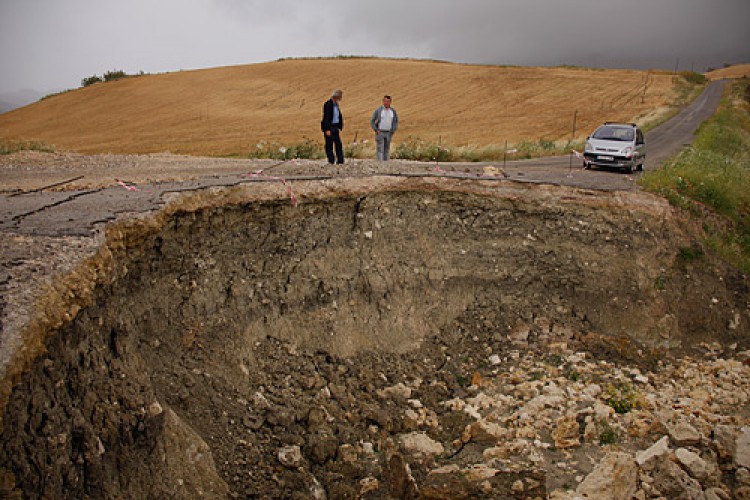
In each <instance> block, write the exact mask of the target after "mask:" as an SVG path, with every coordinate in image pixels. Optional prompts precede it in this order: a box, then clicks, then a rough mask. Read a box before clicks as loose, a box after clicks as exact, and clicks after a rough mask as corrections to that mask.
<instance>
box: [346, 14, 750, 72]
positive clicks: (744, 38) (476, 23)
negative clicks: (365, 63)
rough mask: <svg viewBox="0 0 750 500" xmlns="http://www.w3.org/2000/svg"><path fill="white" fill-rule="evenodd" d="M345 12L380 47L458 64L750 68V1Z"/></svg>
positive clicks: (362, 34) (363, 36)
mask: <svg viewBox="0 0 750 500" xmlns="http://www.w3.org/2000/svg"><path fill="white" fill-rule="evenodd" d="M342 11H343V14H344V16H346V17H347V22H346V23H344V25H350V24H351V23H354V22H358V23H359V24H360V29H359V30H352V32H353V33H356V35H354V37H356V38H360V39H367V40H370V41H371V42H372V45H373V46H378V45H380V46H383V45H387V46H388V47H389V49H391V50H398V49H399V48H400V47H408V46H422V47H426V49H427V50H428V52H429V54H430V56H431V57H434V58H437V59H448V60H452V61H465V62H476V63H494V64H518V65H557V64H578V65H593V66H605V67H623V66H624V67H661V68H671V67H673V65H674V63H675V61H676V59H677V58H680V59H681V62H680V65H681V67H682V68H683V69H684V68H685V67H686V66H689V65H690V64H691V63H694V64H695V67H696V69H701V70H702V69H704V68H703V66H705V65H718V64H721V63H722V62H725V61H727V62H747V61H750V29H749V28H748V20H750V1H748V0H714V1H711V0H627V1H603V0H564V1H563V0H464V1H461V2H456V1H450V0H413V1H409V2H403V1H398V0H383V1H378V2H361V3H360V2H357V3H347V4H346V5H345V6H343V5H342ZM363 20H367V21H365V22H363Z"/></svg>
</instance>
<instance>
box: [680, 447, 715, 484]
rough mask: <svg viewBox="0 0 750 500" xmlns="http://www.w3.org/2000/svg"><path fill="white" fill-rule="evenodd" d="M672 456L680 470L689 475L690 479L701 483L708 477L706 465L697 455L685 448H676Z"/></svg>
mask: <svg viewBox="0 0 750 500" xmlns="http://www.w3.org/2000/svg"><path fill="white" fill-rule="evenodd" d="M674 456H675V458H676V459H677V462H679V464H680V465H681V466H682V468H683V469H685V471H686V472H687V473H688V474H690V477H692V478H695V479H697V480H698V481H703V480H705V479H706V478H707V477H708V475H709V473H710V471H709V467H708V464H707V463H706V461H705V460H703V459H702V458H701V457H700V456H699V455H698V454H697V453H695V452H692V451H690V450H687V449H685V448H678V449H676V450H675V452H674Z"/></svg>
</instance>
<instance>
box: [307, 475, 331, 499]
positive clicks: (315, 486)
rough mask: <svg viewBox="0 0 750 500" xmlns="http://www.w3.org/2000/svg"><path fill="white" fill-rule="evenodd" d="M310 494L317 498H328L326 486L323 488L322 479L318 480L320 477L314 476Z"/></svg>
mask: <svg viewBox="0 0 750 500" xmlns="http://www.w3.org/2000/svg"><path fill="white" fill-rule="evenodd" d="M310 494H311V495H312V497H313V498H314V499H315V500H326V498H328V497H327V496H326V490H325V488H323V485H322V484H320V481H318V478H316V477H313V478H312V485H311V486H310Z"/></svg>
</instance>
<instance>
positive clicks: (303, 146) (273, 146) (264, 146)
mask: <svg viewBox="0 0 750 500" xmlns="http://www.w3.org/2000/svg"><path fill="white" fill-rule="evenodd" d="M249 157H250V158H269V159H272V160H294V159H299V160H302V159H309V160H316V159H319V158H323V150H322V148H321V147H320V144H318V143H317V142H315V141H313V140H311V139H307V138H306V139H304V140H303V141H302V142H300V143H297V144H293V145H291V146H283V145H279V144H277V143H273V142H270V143H269V142H266V141H260V142H259V143H258V144H256V146H255V149H254V150H251V151H250V154H249Z"/></svg>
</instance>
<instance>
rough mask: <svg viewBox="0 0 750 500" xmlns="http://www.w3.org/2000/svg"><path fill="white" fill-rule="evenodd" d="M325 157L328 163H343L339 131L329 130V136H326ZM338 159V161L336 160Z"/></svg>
mask: <svg viewBox="0 0 750 500" xmlns="http://www.w3.org/2000/svg"><path fill="white" fill-rule="evenodd" d="M325 138H326V156H327V157H328V163H344V146H343V145H342V144H341V134H340V131H339V129H337V128H334V129H332V130H331V135H326V136H325ZM334 145H335V146H336V156H335V157H334V156H333V146H334ZM337 158H338V161H336V159H337Z"/></svg>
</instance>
